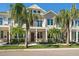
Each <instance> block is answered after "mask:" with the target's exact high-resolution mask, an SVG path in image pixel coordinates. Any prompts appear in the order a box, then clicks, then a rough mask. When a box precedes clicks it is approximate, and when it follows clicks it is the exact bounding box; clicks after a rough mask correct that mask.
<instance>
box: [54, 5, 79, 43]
mask: <svg viewBox="0 0 79 59" xmlns="http://www.w3.org/2000/svg"><path fill="white" fill-rule="evenodd" d="M78 15H79V11H78V10H77V9H76V6H75V4H73V5H72V8H71V10H70V11H68V10H67V9H63V10H60V12H59V14H58V15H57V16H56V22H57V23H58V24H59V23H60V25H61V27H62V30H63V32H64V33H65V35H66V39H67V40H66V43H67V44H69V39H70V37H69V35H70V22H71V21H72V20H73V19H77V18H78V17H79V16H78Z"/></svg>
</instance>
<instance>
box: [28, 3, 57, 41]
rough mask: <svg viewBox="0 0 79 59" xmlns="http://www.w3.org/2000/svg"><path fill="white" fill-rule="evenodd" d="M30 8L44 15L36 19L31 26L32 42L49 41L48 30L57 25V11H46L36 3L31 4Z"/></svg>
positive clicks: (30, 35)
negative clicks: (55, 18) (55, 19)
mask: <svg viewBox="0 0 79 59" xmlns="http://www.w3.org/2000/svg"><path fill="white" fill-rule="evenodd" d="M29 8H30V9H32V12H33V13H35V14H40V15H41V16H43V17H42V18H41V19H36V20H34V21H33V26H30V33H29V37H30V42H47V41H48V39H47V37H48V35H47V31H48V30H49V29H50V28H54V27H56V25H55V21H54V17H55V15H56V13H55V12H53V11H48V12H46V11H45V10H43V9H42V8H40V7H39V6H37V5H35V4H34V5H32V6H30V7H29Z"/></svg>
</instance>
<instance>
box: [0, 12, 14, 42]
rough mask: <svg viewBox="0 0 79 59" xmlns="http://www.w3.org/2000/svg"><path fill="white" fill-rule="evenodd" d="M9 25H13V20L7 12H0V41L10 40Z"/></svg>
mask: <svg viewBox="0 0 79 59" xmlns="http://www.w3.org/2000/svg"><path fill="white" fill-rule="evenodd" d="M10 26H13V20H11V18H10V14H9V12H0V41H1V40H3V41H10Z"/></svg>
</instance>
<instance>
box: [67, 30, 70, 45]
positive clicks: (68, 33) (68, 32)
mask: <svg viewBox="0 0 79 59" xmlns="http://www.w3.org/2000/svg"><path fill="white" fill-rule="evenodd" d="M69 35H70V31H69V29H67V41H66V43H67V45H68V44H69Z"/></svg>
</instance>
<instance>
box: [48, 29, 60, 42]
mask: <svg viewBox="0 0 79 59" xmlns="http://www.w3.org/2000/svg"><path fill="white" fill-rule="evenodd" d="M60 34H61V31H60V29H56V28H53V29H49V30H48V35H49V36H50V38H53V39H54V40H53V41H55V43H56V42H57V41H58V40H59V39H60Z"/></svg>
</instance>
